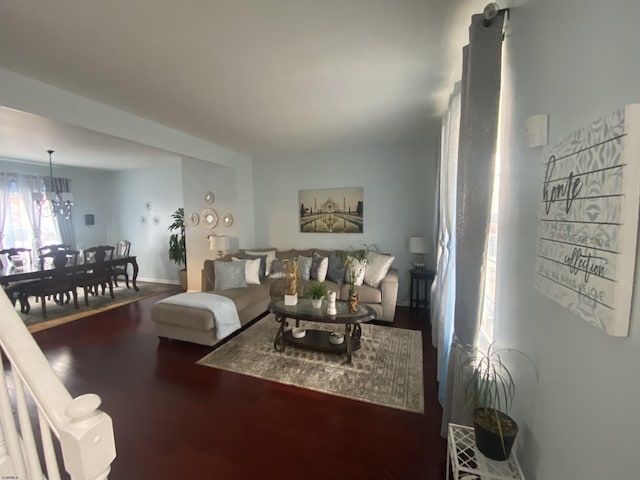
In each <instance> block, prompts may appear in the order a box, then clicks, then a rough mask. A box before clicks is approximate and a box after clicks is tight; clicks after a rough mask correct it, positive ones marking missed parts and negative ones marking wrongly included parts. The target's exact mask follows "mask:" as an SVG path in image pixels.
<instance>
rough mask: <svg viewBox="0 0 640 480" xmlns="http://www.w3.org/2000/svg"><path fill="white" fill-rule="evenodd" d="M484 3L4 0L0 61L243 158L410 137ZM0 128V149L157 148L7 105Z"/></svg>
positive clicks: (437, 107) (424, 126)
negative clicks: (22, 114) (22, 112)
mask: <svg viewBox="0 0 640 480" xmlns="http://www.w3.org/2000/svg"><path fill="white" fill-rule="evenodd" d="M484 3H486V2H478V1H476V0H321V1H320V0H316V1H313V0H209V1H203V0H182V1H179V2H178V1H175V0H110V1H108V2H78V1H77V0H57V1H55V2H38V1H33V0H23V1H19V2H16V1H2V0H0V67H2V68H5V69H7V70H11V71H14V72H16V73H20V74H23V75H26V76H29V77H33V78H36V79H38V80H40V81H42V82H45V83H48V84H51V85H54V86H57V87H59V88H62V89H65V90H69V91H72V92H74V93H77V94H79V95H82V96H85V97H88V98H92V99H95V100H97V101H100V102H102V103H105V104H107V105H111V106H113V107H116V108H119V109H122V110H125V111H128V112H130V113H132V114H135V115H137V116H140V117H144V118H147V119H150V120H153V121H155V122H157V123H160V124H163V125H167V126H169V127H173V128H175V129H177V130H181V131H184V132H187V133H190V134H192V135H195V136H198V137H201V138H203V139H206V140H209V141H211V142H214V143H217V144H219V145H222V146H225V147H227V148H231V149H233V150H236V151H238V152H240V153H244V154H248V155H252V156H258V157H259V156H261V155H265V154H273V153H278V152H286V151H290V150H292V149H298V150H299V149H316V148H325V147H336V146H343V145H348V144H363V143H371V142H373V141H376V142H380V141H397V140H407V139H414V138H417V137H419V136H420V135H422V134H424V132H425V131H428V129H429V128H430V127H431V128H432V126H433V124H434V122H435V121H437V117H438V116H439V115H440V114H441V113H442V111H443V109H444V106H445V103H446V98H447V96H448V93H449V91H450V88H451V86H452V83H453V82H454V80H455V79H456V78H457V77H458V75H459V71H460V63H461V57H460V49H461V47H462V45H463V44H464V43H465V42H466V39H467V37H466V35H467V28H468V25H469V21H470V15H471V14H472V13H479V12H481V11H482V7H483V6H484ZM30 119H31V120H34V123H33V125H29V122H28V120H30ZM18 123H20V124H22V125H25V126H28V127H29V128H24V131H22V132H21V131H20V127H19V126H18ZM0 129H1V130H0V134H2V140H1V141H0V157H6V156H13V157H16V155H21V157H19V158H25V157H27V156H29V155H34V152H32V151H31V152H29V151H27V150H24V151H22V150H23V149H24V148H25V146H28V145H31V148H32V149H35V150H36V151H37V155H39V157H45V158H44V160H46V153H45V151H46V149H47V148H54V149H57V150H60V148H61V147H60V142H62V141H64V140H62V139H63V138H65V139H67V140H68V145H65V147H69V148H70V150H69V151H68V156H69V157H70V158H79V157H78V156H76V153H75V152H74V150H73V148H74V147H73V146H74V145H76V146H78V148H87V149H89V150H91V151H93V152H99V153H98V154H100V152H101V153H103V154H105V155H106V154H108V155H109V156H111V154H113V153H114V151H115V152H117V153H118V154H121V155H122V156H123V158H124V157H126V156H127V155H128V154H129V153H131V154H133V155H135V156H137V155H141V156H144V155H145V153H143V151H144V152H146V153H147V154H149V155H157V154H158V152H157V151H147V150H145V149H144V147H142V146H135V145H134V146H131V145H130V144H129V142H121V141H119V140H118V139H114V138H112V137H107V138H103V139H100V138H99V135H98V134H92V133H91V132H88V131H86V130H82V129H78V130H77V131H76V132H75V134H74V133H73V129H74V127H69V126H59V125H58V126H56V125H53V124H52V122H48V121H47V120H45V119H39V118H38V117H34V116H32V115H30V116H27V117H22V118H20V114H19V112H14V111H7V109H0ZM56 129H59V130H56ZM31 137H33V138H31ZM38 138H39V139H40V143H39V144H37V146H35V147H34V145H35V143H36V142H35V140H34V139H38ZM47 142H49V143H47ZM52 142H55V143H52ZM45 144H46V146H45ZM127 146H130V147H131V148H132V150H131V152H129V153H127V148H126V147H127ZM21 149H22V150H21ZM21 151H22V153H20V152H21ZM7 153H9V154H10V155H7ZM79 153H81V154H83V155H84V154H86V153H87V152H84V151H80V152H79ZM16 158H17V157H16ZM160 158H162V155H161V157H160ZM172 158H173V157H172ZM31 160H38V158H31ZM86 162H87V159H86V155H85V159H84V160H83V163H84V164H86ZM98 163H100V162H98ZM128 164H129V165H131V162H130V161H129V162H128Z"/></svg>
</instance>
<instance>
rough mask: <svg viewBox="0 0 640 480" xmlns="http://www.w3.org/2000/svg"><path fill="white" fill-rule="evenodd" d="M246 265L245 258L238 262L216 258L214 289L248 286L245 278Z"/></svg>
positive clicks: (214, 263) (214, 264)
mask: <svg viewBox="0 0 640 480" xmlns="http://www.w3.org/2000/svg"><path fill="white" fill-rule="evenodd" d="M244 265H245V261H244V260H240V261H238V262H221V261H218V260H216V261H215V262H213V267H214V274H215V288H214V290H229V289H230V288H241V287H246V286H247V282H246V280H245V273H244V268H245V267H244Z"/></svg>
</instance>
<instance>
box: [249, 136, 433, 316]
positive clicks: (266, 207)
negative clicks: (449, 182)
mask: <svg viewBox="0 0 640 480" xmlns="http://www.w3.org/2000/svg"><path fill="white" fill-rule="evenodd" d="M437 137H438V131H437V128H434V129H433V131H431V132H425V138H424V141H422V142H420V143H419V144H409V145H403V146H393V145H386V146H370V147H360V148H345V149H336V150H325V151H322V152H316V153H307V154H297V155H290V156H288V157H270V158H257V159H256V161H255V164H254V186H255V218H256V246H257V247H276V248H278V249H288V248H310V247H316V248H321V249H324V248H326V249H334V248H339V249H348V248H360V247H361V246H362V244H363V243H366V244H376V245H378V246H379V247H380V249H381V250H382V251H384V252H389V253H391V254H393V255H395V256H396V260H395V262H394V264H393V266H394V268H397V269H398V270H399V280H400V290H399V294H398V301H399V302H401V303H407V302H408V296H409V293H408V292H409V291H408V276H409V274H408V270H409V268H411V265H412V262H413V260H414V259H413V257H412V256H411V255H410V254H409V253H408V247H409V245H408V242H409V240H408V239H409V236H410V235H425V236H427V237H428V238H431V235H432V232H433V208H432V207H431V205H433V199H434V188H435V183H436V182H435V171H436V156H437V151H438V149H437V141H438V140H437ZM335 187H363V188H364V232H363V233H361V234H331V233H301V232H300V228H299V210H298V190H302V189H313V188H335ZM432 250H433V249H432ZM432 256H433V252H432V253H431V254H430V255H428V256H427V257H428V258H427V263H428V264H429V265H431V266H432V265H433V263H434V262H433V259H432Z"/></svg>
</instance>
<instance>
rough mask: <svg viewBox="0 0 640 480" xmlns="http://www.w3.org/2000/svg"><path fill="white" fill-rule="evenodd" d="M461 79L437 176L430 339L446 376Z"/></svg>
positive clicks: (451, 101) (440, 375)
mask: <svg viewBox="0 0 640 480" xmlns="http://www.w3.org/2000/svg"><path fill="white" fill-rule="evenodd" d="M460 96H461V95H460V82H458V83H456V84H455V87H454V90H453V93H452V94H451V97H450V98H449V109H448V110H447V113H446V114H445V116H444V117H443V121H442V139H441V148H440V152H441V158H440V175H439V178H438V196H439V198H438V210H439V214H438V217H439V222H440V223H439V226H438V240H437V241H438V245H437V254H436V262H437V267H436V272H437V273H436V278H435V279H434V281H433V284H432V286H431V339H432V342H433V346H434V347H435V348H436V349H437V352H438V356H437V360H438V363H437V367H438V369H437V378H438V381H439V382H440V381H441V379H442V378H447V367H448V365H449V346H450V345H451V339H452V333H453V322H447V319H451V318H453V314H454V311H455V299H456V294H455V288H456V271H455V257H456V253H455V252H456V244H455V235H454V234H453V233H454V229H455V217H456V202H455V199H456V178H457V171H458V135H459V132H460ZM440 385H441V387H442V388H440V389H439V391H438V400H440V403H444V391H445V389H444V387H443V385H444V383H440Z"/></svg>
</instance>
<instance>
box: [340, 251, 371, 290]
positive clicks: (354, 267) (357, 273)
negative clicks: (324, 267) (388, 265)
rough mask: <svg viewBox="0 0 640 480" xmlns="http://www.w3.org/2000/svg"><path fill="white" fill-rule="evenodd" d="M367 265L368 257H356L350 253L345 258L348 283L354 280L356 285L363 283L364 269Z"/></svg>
mask: <svg viewBox="0 0 640 480" xmlns="http://www.w3.org/2000/svg"><path fill="white" fill-rule="evenodd" d="M366 265H367V261H366V259H360V258H356V257H354V256H352V255H349V256H348V257H347V259H346V260H345V266H346V272H345V277H344V280H345V282H347V283H351V281H352V280H353V284H354V285H356V286H360V285H362V282H363V281H364V271H365V267H366Z"/></svg>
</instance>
